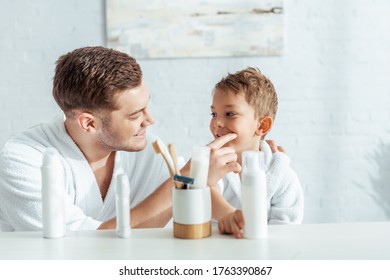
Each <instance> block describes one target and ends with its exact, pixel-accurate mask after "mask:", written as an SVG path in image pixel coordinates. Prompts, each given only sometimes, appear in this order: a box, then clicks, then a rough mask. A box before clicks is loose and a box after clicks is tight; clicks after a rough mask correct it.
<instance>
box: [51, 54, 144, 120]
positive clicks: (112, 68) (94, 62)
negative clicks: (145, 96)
mask: <svg viewBox="0 0 390 280" xmlns="http://www.w3.org/2000/svg"><path fill="white" fill-rule="evenodd" d="M141 82H142V71H141V68H140V66H139V65H138V63H137V62H136V60H135V59H134V58H132V57H130V56H129V55H127V54H125V53H122V52H119V51H116V50H112V49H108V48H104V47H85V48H79V49H76V50H74V51H72V52H69V53H67V54H65V55H62V56H61V57H60V58H59V59H58V60H57V62H56V69H55V75H54V78H53V96H54V99H55V101H56V102H57V104H58V106H59V107H60V108H61V109H62V111H64V113H65V114H66V115H70V114H71V113H72V110H74V109H84V110H91V111H92V110H115V109H116V104H115V99H114V97H115V95H116V94H117V93H119V92H122V91H123V90H126V89H131V88H134V87H137V86H139V85H140V84H141Z"/></svg>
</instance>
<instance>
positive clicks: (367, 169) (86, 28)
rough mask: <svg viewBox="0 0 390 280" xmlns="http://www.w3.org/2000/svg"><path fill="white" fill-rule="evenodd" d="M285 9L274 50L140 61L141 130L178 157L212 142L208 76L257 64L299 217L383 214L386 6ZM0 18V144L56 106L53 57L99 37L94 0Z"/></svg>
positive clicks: (373, 0) (28, 5)
mask: <svg viewBox="0 0 390 280" xmlns="http://www.w3.org/2000/svg"><path fill="white" fill-rule="evenodd" d="M284 11H285V54H284V55H283V56H282V57H246V58H218V59H216V58H207V59H171V60H142V61H139V62H140V64H141V66H142V67H143V69H144V74H145V79H146V81H147V82H148V85H149V88H150V90H151V93H152V104H151V109H152V112H153V113H154V116H155V119H156V124H155V125H154V126H153V128H152V130H153V131H154V132H156V133H157V134H159V135H160V136H161V137H162V138H163V140H164V141H165V142H167V143H170V142H172V143H175V144H176V145H177V148H178V150H179V153H181V154H182V155H184V156H189V155H190V152H191V148H192V146H193V145H200V144H204V143H207V142H208V141H210V140H211V136H210V133H209V131H208V122H209V118H210V116H209V115H210V112H209V111H210V110H209V106H210V99H211V98H210V93H211V89H212V87H213V85H214V84H215V83H216V82H217V81H218V80H219V79H220V78H221V77H222V76H223V75H225V74H226V73H227V72H228V71H230V72H234V71H236V70H238V69H241V68H244V67H246V66H249V65H250V66H257V67H259V68H260V69H261V70H262V71H263V72H264V73H265V74H267V75H268V76H269V77H270V78H271V80H272V81H273V82H274V84H275V86H276V89H277V91H278V95H279V103H280V106H279V112H278V115H277V119H276V123H275V127H274V128H273V131H272V132H271V134H270V138H274V139H276V140H277V141H278V143H280V144H281V145H283V146H285V148H286V149H287V151H288V154H289V155H290V156H291V157H292V159H293V161H292V165H293V167H294V169H295V170H296V171H297V172H298V174H299V176H300V179H301V182H302V185H303V187H304V191H305V199H306V209H305V222H306V223H310V222H345V221H348V222H350V221H351V222H352V221H378V220H385V219H389V218H390V172H389V166H390V82H389V78H388V77H389V74H390V55H389V54H390V36H389V34H390V33H389V28H390V16H389V15H390V3H389V2H388V1H387V0H367V1H362V0H359V1H354V0H348V1H336V0H333V1H303V0H299V1H298V0H295V1H292V0H291V1H285V3H284ZM0 27H1V30H2V34H1V36H0V61H1V63H0V128H1V129H0V142H3V141H4V140H5V139H6V138H7V137H8V135H9V134H10V133H12V132H15V131H18V130H20V129H23V128H25V127H28V126H30V125H32V124H35V123H38V122H41V121H43V120H45V119H47V118H49V117H50V116H52V115H53V114H55V113H57V112H58V109H57V108H56V106H55V103H54V101H53V100H52V97H51V79H52V76H53V69H54V61H55V60H56V59H57V58H58V56H59V55H61V54H63V53H65V52H67V51H70V50H72V49H74V48H76V47H81V46H85V45H100V44H104V34H105V31H104V1H94V0H89V1H75V0H71V1H58V0H57V1H43V0H40V1H39V0H35V1H21V0H16V1H11V0H8V1H7V0H2V1H1V2H0ZM232 43H233V44H234V40H232ZM369 193H373V194H374V195H377V197H378V200H377V201H375V200H374V199H373V198H372V197H371V196H370V195H369Z"/></svg>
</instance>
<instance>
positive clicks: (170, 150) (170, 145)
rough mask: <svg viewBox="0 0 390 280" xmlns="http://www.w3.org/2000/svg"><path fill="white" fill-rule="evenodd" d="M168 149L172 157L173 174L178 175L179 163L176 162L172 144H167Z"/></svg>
mask: <svg viewBox="0 0 390 280" xmlns="http://www.w3.org/2000/svg"><path fill="white" fill-rule="evenodd" d="M168 151H169V153H170V154H171V157H172V161H173V166H174V167H175V174H176V175H179V176H180V175H181V174H180V169H179V165H178V164H177V156H176V149H175V146H174V145H173V144H168Z"/></svg>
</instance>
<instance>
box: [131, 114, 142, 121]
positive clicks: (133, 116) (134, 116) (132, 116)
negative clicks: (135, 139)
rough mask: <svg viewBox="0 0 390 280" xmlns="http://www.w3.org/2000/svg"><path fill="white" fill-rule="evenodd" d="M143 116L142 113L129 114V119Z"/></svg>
mask: <svg viewBox="0 0 390 280" xmlns="http://www.w3.org/2000/svg"><path fill="white" fill-rule="evenodd" d="M140 116H141V113H138V114H135V115H131V116H129V120H136V119H138V118H139V117H140Z"/></svg>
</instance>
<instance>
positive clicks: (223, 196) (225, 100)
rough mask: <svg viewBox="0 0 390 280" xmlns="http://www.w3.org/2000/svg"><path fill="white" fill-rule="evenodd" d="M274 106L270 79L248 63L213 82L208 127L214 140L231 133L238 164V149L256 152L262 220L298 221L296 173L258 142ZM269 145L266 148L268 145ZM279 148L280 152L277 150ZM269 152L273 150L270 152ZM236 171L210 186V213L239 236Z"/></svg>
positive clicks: (299, 200) (280, 156)
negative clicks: (263, 180)
mask: <svg viewBox="0 0 390 280" xmlns="http://www.w3.org/2000/svg"><path fill="white" fill-rule="evenodd" d="M277 107H278V100H277V95H276V92H275V89H274V86H273V84H272V83H271V81H270V80H269V79H268V78H267V77H265V76H264V75H263V74H262V73H261V72H260V71H259V70H258V69H255V68H251V67H248V68H246V69H244V70H241V71H238V72H236V73H235V74H229V75H228V76H227V77H225V78H223V79H222V80H221V81H220V82H219V83H217V84H216V86H215V88H214V91H213V101H212V105H211V121H210V131H211V133H212V134H213V136H214V138H216V139H217V138H219V137H222V136H224V135H226V134H229V133H234V134H236V135H237V137H236V138H235V139H234V140H232V141H230V142H228V143H227V144H226V145H225V147H231V148H233V149H234V150H235V152H236V154H237V162H238V163H239V164H241V155H242V152H244V151H247V150H254V151H256V150H257V151H258V150H261V151H263V152H264V155H265V168H266V173H267V204H268V205H267V208H268V222H269V223H271V224H280V223H301V222H302V219H303V193H302V188H301V185H300V182H299V179H298V177H297V175H296V173H295V172H294V171H293V170H292V169H291V168H290V167H289V161H290V160H289V158H288V157H287V156H286V155H285V154H284V153H282V152H279V151H278V149H277V148H275V147H274V144H273V143H272V142H270V143H271V146H273V147H270V145H269V144H268V143H267V142H266V141H264V138H265V136H266V134H267V133H268V132H269V131H270V130H271V128H272V125H273V121H274V119H275V115H276V111H277ZM271 148H272V149H271ZM281 151H283V150H281ZM273 152H275V153H273ZM240 176H241V173H239V174H237V173H232V172H231V173H228V174H227V175H226V176H225V177H224V178H223V179H222V180H220V181H219V182H218V186H216V185H214V186H213V187H212V193H213V196H212V199H213V217H214V218H217V219H219V221H218V223H219V229H220V231H221V232H223V233H233V234H235V236H236V237H238V238H240V237H242V233H241V228H242V227H243V225H244V222H245V221H243V218H242V213H241V211H240V210H238V211H236V209H240V208H241V203H240V199H241V180H240Z"/></svg>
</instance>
